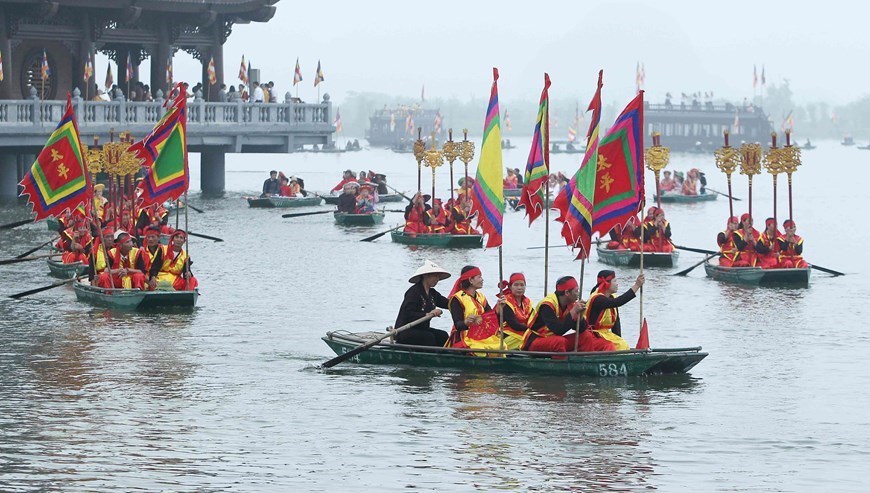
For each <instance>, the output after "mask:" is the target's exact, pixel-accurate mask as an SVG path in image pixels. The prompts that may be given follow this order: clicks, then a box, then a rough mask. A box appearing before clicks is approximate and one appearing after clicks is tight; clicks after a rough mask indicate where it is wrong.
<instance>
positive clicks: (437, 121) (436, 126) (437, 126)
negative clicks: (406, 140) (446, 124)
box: [432, 110, 441, 134]
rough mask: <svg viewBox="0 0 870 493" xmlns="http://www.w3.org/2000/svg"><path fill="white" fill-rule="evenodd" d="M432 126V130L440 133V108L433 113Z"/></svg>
mask: <svg viewBox="0 0 870 493" xmlns="http://www.w3.org/2000/svg"><path fill="white" fill-rule="evenodd" d="M432 127H433V128H434V131H435V133H436V134H440V133H441V111H440V110H439V111H438V112H436V113H435V122H434V123H433V125H432Z"/></svg>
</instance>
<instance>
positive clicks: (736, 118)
mask: <svg viewBox="0 0 870 493" xmlns="http://www.w3.org/2000/svg"><path fill="white" fill-rule="evenodd" d="M731 133H732V134H734V135H737V134H739V133H740V115H739V114H738V113H737V110H734V125H733V126H732V127H731Z"/></svg>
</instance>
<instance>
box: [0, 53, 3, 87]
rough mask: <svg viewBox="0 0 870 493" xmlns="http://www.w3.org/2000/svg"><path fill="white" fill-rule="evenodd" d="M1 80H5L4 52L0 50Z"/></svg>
mask: <svg viewBox="0 0 870 493" xmlns="http://www.w3.org/2000/svg"><path fill="white" fill-rule="evenodd" d="M0 82H3V53H2V52H0Z"/></svg>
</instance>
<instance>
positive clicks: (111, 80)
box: [106, 63, 115, 91]
mask: <svg viewBox="0 0 870 493" xmlns="http://www.w3.org/2000/svg"><path fill="white" fill-rule="evenodd" d="M114 85H115V78H114V77H112V64H111V63H110V64H108V65H107V66H106V90H107V91H108V90H109V89H111V88H112V86H114Z"/></svg>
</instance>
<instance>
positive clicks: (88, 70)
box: [82, 55, 94, 84]
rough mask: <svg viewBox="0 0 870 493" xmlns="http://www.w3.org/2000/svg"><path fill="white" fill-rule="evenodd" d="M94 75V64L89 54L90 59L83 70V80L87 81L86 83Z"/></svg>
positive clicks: (86, 61)
mask: <svg viewBox="0 0 870 493" xmlns="http://www.w3.org/2000/svg"><path fill="white" fill-rule="evenodd" d="M93 75H94V66H93V65H92V64H91V56H90V55H88V59H87V60H85V68H84V70H83V71H82V80H84V81H85V84H87V82H88V81H89V80H90V79H91V76H93Z"/></svg>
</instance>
